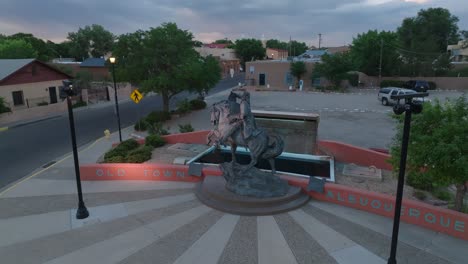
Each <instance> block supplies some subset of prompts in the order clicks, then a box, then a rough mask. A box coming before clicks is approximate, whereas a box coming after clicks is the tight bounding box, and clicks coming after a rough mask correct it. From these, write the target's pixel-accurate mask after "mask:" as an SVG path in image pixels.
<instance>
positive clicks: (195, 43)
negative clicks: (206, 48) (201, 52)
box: [193, 40, 203, 47]
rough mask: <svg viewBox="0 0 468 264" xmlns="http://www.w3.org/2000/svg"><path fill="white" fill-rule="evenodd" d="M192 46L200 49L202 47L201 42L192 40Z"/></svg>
mask: <svg viewBox="0 0 468 264" xmlns="http://www.w3.org/2000/svg"><path fill="white" fill-rule="evenodd" d="M193 46H194V47H201V46H203V42H201V41H198V40H194V41H193Z"/></svg>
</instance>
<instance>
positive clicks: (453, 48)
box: [447, 40, 468, 62]
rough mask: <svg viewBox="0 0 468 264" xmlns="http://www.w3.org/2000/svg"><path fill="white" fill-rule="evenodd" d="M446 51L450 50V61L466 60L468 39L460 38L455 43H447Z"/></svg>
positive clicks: (467, 58)
mask: <svg viewBox="0 0 468 264" xmlns="http://www.w3.org/2000/svg"><path fill="white" fill-rule="evenodd" d="M447 51H448V52H450V55H451V58H452V61H454V62H461V61H468V41H467V40H461V41H459V42H458V44H457V45H448V46H447Z"/></svg>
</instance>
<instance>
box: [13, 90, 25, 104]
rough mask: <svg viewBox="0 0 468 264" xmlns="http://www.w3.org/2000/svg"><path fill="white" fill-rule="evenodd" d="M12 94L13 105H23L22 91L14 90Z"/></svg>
mask: <svg viewBox="0 0 468 264" xmlns="http://www.w3.org/2000/svg"><path fill="white" fill-rule="evenodd" d="M12 95H13V105H15V106H17V105H24V98H23V91H14V92H12Z"/></svg>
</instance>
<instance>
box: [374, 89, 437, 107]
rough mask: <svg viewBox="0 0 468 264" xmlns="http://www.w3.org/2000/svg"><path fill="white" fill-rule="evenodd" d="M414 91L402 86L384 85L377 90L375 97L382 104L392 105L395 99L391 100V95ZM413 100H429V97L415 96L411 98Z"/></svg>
mask: <svg viewBox="0 0 468 264" xmlns="http://www.w3.org/2000/svg"><path fill="white" fill-rule="evenodd" d="M412 93H416V92H415V91H413V90H409V89H404V88H397V87H385V88H382V89H380V90H379V94H378V95H377V99H378V100H379V102H381V103H382V105H393V104H396V103H397V100H393V99H392V98H391V96H392V95H402V94H412ZM413 101H416V102H430V100H429V99H424V98H423V97H416V98H413Z"/></svg>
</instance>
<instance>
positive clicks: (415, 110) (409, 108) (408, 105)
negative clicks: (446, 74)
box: [387, 93, 429, 264]
mask: <svg viewBox="0 0 468 264" xmlns="http://www.w3.org/2000/svg"><path fill="white" fill-rule="evenodd" d="M428 95H429V94H428V93H414V94H404V95H392V96H391V98H392V99H394V100H398V103H397V104H396V105H395V106H394V107H393V112H394V113H395V114H396V115H401V114H403V113H405V121H404V126H403V137H402V141H401V155H400V171H399V173H398V185H397V193H396V199H395V213H394V217H393V232H392V244H391V248H390V257H389V258H388V262H387V264H396V263H397V261H396V250H397V244H398V231H399V228H400V215H401V203H402V199H403V187H404V183H405V169H406V157H407V154H408V144H409V135H410V128H411V114H419V113H421V112H422V109H423V106H422V104H421V103H418V102H414V101H413V98H415V97H426V96H428ZM400 100H404V101H405V103H404V104H400Z"/></svg>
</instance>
